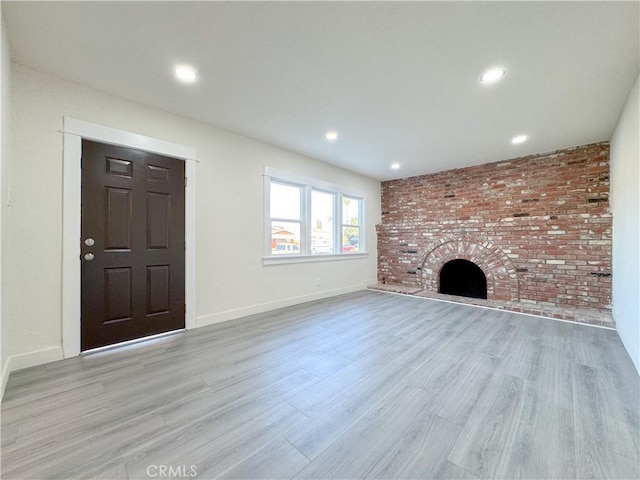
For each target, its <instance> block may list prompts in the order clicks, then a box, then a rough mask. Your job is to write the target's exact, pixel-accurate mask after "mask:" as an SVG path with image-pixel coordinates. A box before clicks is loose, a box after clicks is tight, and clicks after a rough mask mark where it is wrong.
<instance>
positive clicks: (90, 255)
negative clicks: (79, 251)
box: [84, 252, 96, 262]
mask: <svg viewBox="0 0 640 480" xmlns="http://www.w3.org/2000/svg"><path fill="white" fill-rule="evenodd" d="M94 258H96V256H95V255H94V254H93V253H91V252H89V253H85V254H84V259H85V260H86V261H87V262H91V261H93V259H94Z"/></svg>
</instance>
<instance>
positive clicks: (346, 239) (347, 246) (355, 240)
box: [342, 227, 360, 253]
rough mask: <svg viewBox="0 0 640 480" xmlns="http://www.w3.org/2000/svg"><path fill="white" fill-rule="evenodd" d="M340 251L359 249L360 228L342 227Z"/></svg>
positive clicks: (356, 250)
mask: <svg viewBox="0 0 640 480" xmlns="http://www.w3.org/2000/svg"><path fill="white" fill-rule="evenodd" d="M342 251H343V252H345V253H346V252H359V251H360V229H359V228H358V227H342Z"/></svg>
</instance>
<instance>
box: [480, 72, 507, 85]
mask: <svg viewBox="0 0 640 480" xmlns="http://www.w3.org/2000/svg"><path fill="white" fill-rule="evenodd" d="M504 73H505V72H504V70H503V69H502V68H491V69H489V70H487V71H486V72H484V73H483V74H482V75H480V81H481V82H482V83H494V82H497V81H498V80H500V79H501V78H502V77H503V75H504Z"/></svg>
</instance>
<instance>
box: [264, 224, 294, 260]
mask: <svg viewBox="0 0 640 480" xmlns="http://www.w3.org/2000/svg"><path fill="white" fill-rule="evenodd" d="M271 253H272V254H274V255H280V254H292V253H300V224H299V223H294V222H274V223H273V226H272V227H271Z"/></svg>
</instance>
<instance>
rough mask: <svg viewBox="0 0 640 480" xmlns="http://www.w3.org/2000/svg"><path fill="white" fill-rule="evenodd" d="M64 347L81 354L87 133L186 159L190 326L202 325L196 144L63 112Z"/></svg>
mask: <svg viewBox="0 0 640 480" xmlns="http://www.w3.org/2000/svg"><path fill="white" fill-rule="evenodd" d="M63 122H64V129H63V130H64V131H63V132H62V133H63V181H62V184H63V185H62V349H63V352H64V357H65V358H68V357H74V356H77V355H79V354H80V318H81V296H80V282H81V276H80V241H81V238H80V232H81V229H80V227H81V223H80V220H81V216H80V212H81V200H82V196H81V183H82V170H81V155H82V139H83V138H84V139H86V140H95V141H97V142H101V143H108V144H112V145H119V146H123V147H129V148H135V149H138V150H145V151H147V152H152V153H157V154H160V155H165V156H169V157H174V158H178V159H180V160H184V161H185V177H186V189H185V242H186V249H185V303H186V312H185V328H186V329H187V330H190V329H192V328H195V327H196V171H197V169H196V149H195V148H193V147H189V146H186V145H179V144H177V143H171V142H167V141H165V140H160V139H157V138H152V137H146V136H144V135H139V134H137V133H132V132H126V131H124V130H117V129H115V128H111V127H106V126H104V125H98V124H95V123H90V122H85V121H83V120H78V119H75V118H71V117H63Z"/></svg>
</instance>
